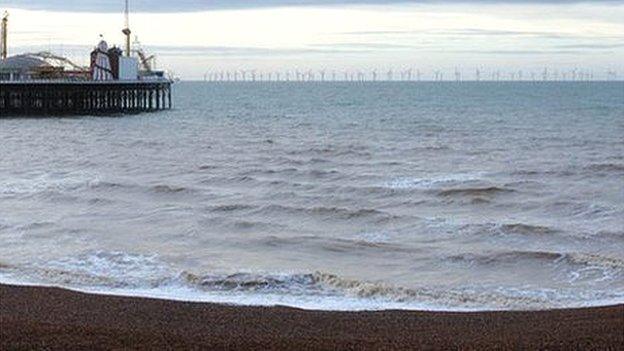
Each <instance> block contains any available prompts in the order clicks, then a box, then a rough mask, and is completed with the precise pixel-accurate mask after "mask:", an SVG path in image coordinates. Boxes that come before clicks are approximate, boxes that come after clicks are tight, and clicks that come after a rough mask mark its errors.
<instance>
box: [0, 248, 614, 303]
mask: <svg viewBox="0 0 624 351" xmlns="http://www.w3.org/2000/svg"><path fill="white" fill-rule="evenodd" d="M496 257H497V258H495V260H508V259H512V258H514V257H515V258H529V259H539V260H554V261H557V260H562V259H565V260H569V261H570V262H572V263H575V264H582V265H587V266H596V265H598V266H604V267H610V268H615V269H622V268H623V267H624V263H623V262H622V261H621V260H617V259H613V258H605V257H600V256H595V255H576V254H557V253H549V252H512V253H507V254H499V255H497V256H496ZM16 277H19V278H20V279H21V280H22V281H24V282H29V283H35V284H42V285H56V286H63V287H67V288H74V289H82V290H85V291H106V292H109V293H115V292H118V293H120V294H126V293H132V294H139V295H140V294H141V292H143V294H147V296H151V295H154V293H155V292H156V293H158V292H160V293H158V294H157V295H160V296H167V297H170V298H174V299H190V300H197V301H213V302H227V303H248V304H260V305H273V304H283V303H286V304H288V305H292V306H294V307H303V308H315V309H336V308H343V309H344V308H346V309H386V308H404V309H438V310H483V309H486V310H487V309H494V310H496V309H543V308H554V307H562V306H568V307H569V306H584V305H587V304H588V301H590V302H589V303H591V301H594V302H595V301H621V300H622V299H623V298H624V293H622V292H605V291H594V290H592V291H584V292H579V291H574V292H573V291H568V290H554V289H542V288H531V287H524V288H520V287H493V286H464V287H453V288H449V287H445V286H439V287H412V288H407V287H401V286H396V285H392V284H387V283H384V282H376V281H366V280H359V279H353V278H347V277H342V276H340V275H337V274H332V273H326V272H313V273H288V274H267V273H253V272H237V273H231V274H228V273H211V274H198V273H194V272H190V271H186V270H180V271H178V270H176V269H175V268H174V267H172V266H170V265H168V264H166V263H164V262H163V261H161V260H160V259H159V258H158V257H156V256H153V255H141V254H127V253H122V252H102V251H97V252H92V253H86V254H83V255H80V256H77V257H74V258H65V259H61V260H56V261H49V262H46V263H45V264H29V265H22V266H19V265H17V266H15V265H10V264H6V263H2V262H0V281H5V282H6V281H10V282H15V281H16V280H15V278H16ZM133 291H134V292H133ZM176 291H178V292H180V293H181V295H179V296H178V295H175V294H176ZM189 292H192V294H191V295H189ZM162 294H165V295H162ZM167 294H169V295H167ZM171 294H173V295H171ZM331 301H333V302H334V303H333V304H332V303H330V302H331ZM336 302H337V303H336Z"/></svg>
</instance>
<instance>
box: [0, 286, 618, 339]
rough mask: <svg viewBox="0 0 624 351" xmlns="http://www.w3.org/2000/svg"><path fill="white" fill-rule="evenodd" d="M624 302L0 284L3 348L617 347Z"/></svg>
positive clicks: (0, 337)
mask: <svg viewBox="0 0 624 351" xmlns="http://www.w3.org/2000/svg"><path fill="white" fill-rule="evenodd" d="M622 330H624V304H620V305H614V306H606V307H589V308H575V309H562V310H545V311H508V312H503V311H490V312H425V311H406V310H388V311H370V312H364V311H362V312H335V311H313V310H301V309H296V308H291V307H280V306H276V307H253V306H233V305H220V304H214V303H205V302H182V301H171V300H161V299H153V298H142V297H124V296H115V295H97V294H89V293H82V292H76V291H71V290H66V289H62V288H54V287H36V286H15V285H4V284H0V349H51V350H61V349H64V350H71V349H128V348H131V349H163V348H167V349H180V348H182V349H217V350H218V349H274V350H293V349H363V350H369V349H370V350H374V349H385V350H399V349H413V348H428V349H431V348H434V349H448V348H455V349H457V348H462V349H463V348H469V349H495V348H499V349H500V348H515V349H518V348H522V349H536V348H548V349H579V348H585V349H617V348H618V347H621V346H622V345H623V344H624V333H622V332H621V331H622Z"/></svg>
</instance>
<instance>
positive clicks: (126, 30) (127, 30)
mask: <svg viewBox="0 0 624 351" xmlns="http://www.w3.org/2000/svg"><path fill="white" fill-rule="evenodd" d="M124 16H125V17H124V20H125V23H124V24H125V28H124V29H123V30H122V31H121V32H122V33H123V34H124V35H125V36H126V56H128V57H130V54H131V52H130V34H132V31H131V30H130V9H129V6H128V0H126V10H125V12H124Z"/></svg>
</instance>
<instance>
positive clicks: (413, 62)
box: [0, 0, 624, 79]
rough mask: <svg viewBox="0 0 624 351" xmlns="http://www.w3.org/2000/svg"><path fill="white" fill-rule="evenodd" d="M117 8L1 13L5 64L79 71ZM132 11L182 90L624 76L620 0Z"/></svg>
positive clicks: (114, 34) (88, 0) (234, 4)
mask: <svg viewBox="0 0 624 351" xmlns="http://www.w3.org/2000/svg"><path fill="white" fill-rule="evenodd" d="M123 6H124V5H123V1H121V0H119V1H113V0H81V1H71V0H36V1H35V0H3V1H2V4H0V11H2V10H8V11H9V13H10V24H9V25H10V29H9V31H10V36H9V38H10V39H9V41H10V42H9V47H10V54H19V53H24V52H33V51H42V50H49V51H53V52H55V53H57V54H62V55H65V56H67V57H69V58H70V59H72V60H74V61H76V62H77V63H81V64H86V62H87V61H88V54H89V51H90V49H91V48H92V47H93V46H94V45H95V44H97V41H98V40H99V35H100V34H101V35H103V36H104V38H105V39H106V40H107V41H108V42H109V43H110V44H117V45H121V44H122V43H123V36H122V34H121V28H122V26H123V15H122V11H123ZM130 7H131V10H132V14H131V18H130V26H131V28H132V31H133V35H137V36H138V39H139V41H140V42H141V45H142V46H143V48H144V49H145V50H146V51H148V52H149V53H150V54H151V53H153V54H156V55H157V64H158V67H160V68H162V69H167V70H170V71H173V72H175V74H176V75H178V76H180V77H181V78H183V79H202V78H203V77H204V76H206V75H207V74H212V73H214V72H221V71H241V70H245V71H249V72H250V71H254V70H255V71H257V72H263V73H264V74H268V72H275V71H282V72H284V71H287V70H289V71H295V70H299V71H301V72H308V71H312V72H315V73H316V74H318V72H320V71H322V70H323V71H327V72H333V71H335V72H337V76H339V77H341V76H343V74H344V72H351V73H353V72H358V71H361V72H363V73H365V74H367V75H368V74H372V73H371V72H372V71H373V70H375V71H377V72H379V73H378V74H379V75H380V76H381V75H384V76H385V75H386V72H388V71H390V70H392V71H393V74H394V75H395V76H396V78H398V76H399V74H400V72H401V71H407V70H409V69H411V70H412V71H413V72H414V74H415V72H416V70H418V71H421V72H422V74H423V76H424V78H426V77H427V76H429V77H433V75H434V72H436V71H440V72H445V75H446V76H447V77H450V76H451V74H453V73H454V72H455V71H458V72H461V73H462V74H463V75H464V76H465V77H466V78H470V77H471V76H474V75H475V74H476V73H475V72H476V70H477V69H478V70H480V71H482V72H483V74H484V75H485V74H488V73H487V72H494V71H496V70H499V71H502V72H503V73H502V74H504V75H508V74H518V72H519V71H523V72H524V74H525V75H526V76H527V77H528V76H529V74H536V73H539V72H542V71H543V70H544V68H548V69H549V70H550V71H551V72H555V71H557V72H560V73H561V74H565V73H568V74H571V72H572V70H577V71H584V72H592V73H593V74H595V75H596V77H599V76H601V75H603V76H605V75H606V72H607V71H608V70H611V71H619V72H620V74H621V75H624V0H621V1H616V0H603V1H574V0H572V1H562V0H559V1H557V0H550V1H531V0H508V1H504V0H499V1H496V0H430V1H409V0H404V1H378V0H308V1H304V0H262V1H253V0H213V1H209V0H177V1H172V0H168V1H163V0H149V1H148V0H131V1H130ZM382 72H383V73H382ZM258 74H259V73H258ZM327 74H329V73H327Z"/></svg>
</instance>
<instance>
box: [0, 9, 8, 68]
mask: <svg viewBox="0 0 624 351" xmlns="http://www.w3.org/2000/svg"><path fill="white" fill-rule="evenodd" d="M8 24H9V13H8V12H6V11H5V12H4V16H2V28H1V30H0V32H2V33H0V37H1V39H0V58H1V59H3V60H6V58H7V56H8V54H9V47H8V41H7V38H8Z"/></svg>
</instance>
